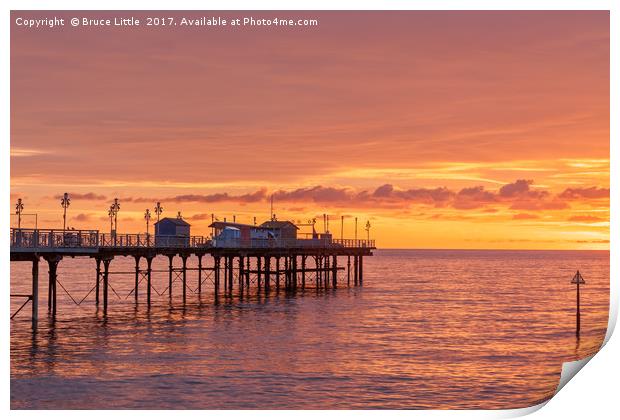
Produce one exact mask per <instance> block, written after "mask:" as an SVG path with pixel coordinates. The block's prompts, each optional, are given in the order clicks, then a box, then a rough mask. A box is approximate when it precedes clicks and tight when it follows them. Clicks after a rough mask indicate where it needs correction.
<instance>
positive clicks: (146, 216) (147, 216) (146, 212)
mask: <svg viewBox="0 0 620 420" xmlns="http://www.w3.org/2000/svg"><path fill="white" fill-rule="evenodd" d="M158 204H159V203H158ZM144 220H146V243H147V245H148V243H149V221H150V220H151V211H150V210H149V209H146V211H145V212H144Z"/></svg>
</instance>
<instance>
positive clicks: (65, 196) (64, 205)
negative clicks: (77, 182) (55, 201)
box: [60, 193, 71, 232]
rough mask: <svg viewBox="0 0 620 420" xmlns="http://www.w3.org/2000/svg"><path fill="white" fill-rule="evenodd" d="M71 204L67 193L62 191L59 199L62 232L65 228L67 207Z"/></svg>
mask: <svg viewBox="0 0 620 420" xmlns="http://www.w3.org/2000/svg"><path fill="white" fill-rule="evenodd" d="M69 204H71V199H70V198H69V194H68V193H64V194H63V196H62V200H60V205H61V206H62V209H63V212H62V231H63V232H64V231H65V230H66V229H67V207H69Z"/></svg>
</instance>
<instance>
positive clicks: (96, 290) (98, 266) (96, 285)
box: [95, 258, 101, 306]
mask: <svg viewBox="0 0 620 420" xmlns="http://www.w3.org/2000/svg"><path fill="white" fill-rule="evenodd" d="M95 262H96V263H97V283H95V305H97V306H99V283H101V258H95Z"/></svg>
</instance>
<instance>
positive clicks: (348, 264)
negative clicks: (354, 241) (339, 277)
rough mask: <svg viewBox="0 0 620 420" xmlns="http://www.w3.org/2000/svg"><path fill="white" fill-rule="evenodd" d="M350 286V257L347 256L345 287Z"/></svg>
mask: <svg viewBox="0 0 620 420" xmlns="http://www.w3.org/2000/svg"><path fill="white" fill-rule="evenodd" d="M350 285H351V256H350V255H347V287H348V286H350Z"/></svg>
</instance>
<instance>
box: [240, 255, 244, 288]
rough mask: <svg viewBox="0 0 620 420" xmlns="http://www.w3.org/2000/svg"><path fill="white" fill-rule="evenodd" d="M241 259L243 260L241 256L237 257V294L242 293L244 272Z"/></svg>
mask: <svg viewBox="0 0 620 420" xmlns="http://www.w3.org/2000/svg"><path fill="white" fill-rule="evenodd" d="M243 260H244V257H243V256H241V257H239V294H240V295H243V282H244V279H243V276H244V274H245V273H244V270H243Z"/></svg>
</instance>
